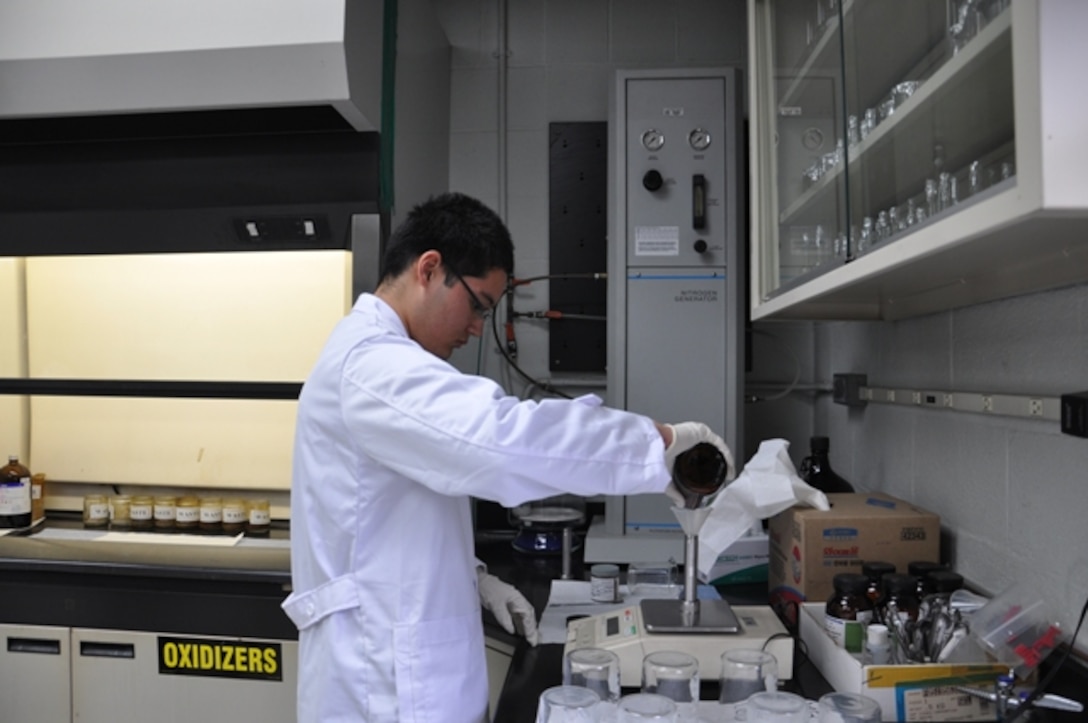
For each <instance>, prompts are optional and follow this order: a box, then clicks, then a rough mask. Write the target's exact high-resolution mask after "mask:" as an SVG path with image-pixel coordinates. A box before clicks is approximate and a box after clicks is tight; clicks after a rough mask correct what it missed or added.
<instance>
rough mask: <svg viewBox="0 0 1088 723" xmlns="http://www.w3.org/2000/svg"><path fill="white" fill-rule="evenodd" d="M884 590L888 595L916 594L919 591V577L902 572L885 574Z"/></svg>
mask: <svg viewBox="0 0 1088 723" xmlns="http://www.w3.org/2000/svg"><path fill="white" fill-rule="evenodd" d="M884 592H885V594H887V595H888V596H893V595H902V594H904V593H907V594H910V595H912V596H913V595H916V594H917V593H918V578H916V577H915V576H914V575H906V574H904V573H901V572H893V573H891V574H888V575H885V576H884Z"/></svg>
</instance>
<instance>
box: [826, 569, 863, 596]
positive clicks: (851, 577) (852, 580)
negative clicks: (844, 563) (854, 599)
mask: <svg viewBox="0 0 1088 723" xmlns="http://www.w3.org/2000/svg"><path fill="white" fill-rule="evenodd" d="M831 584H832V585H833V586H834V587H835V592H837V593H839V594H840V595H843V594H846V595H864V594H865V591H866V590H868V589H869V578H867V577H865V576H864V575H859V574H858V573H856V572H840V573H839V574H838V575H836V576H835V577H834V578H832V580H831Z"/></svg>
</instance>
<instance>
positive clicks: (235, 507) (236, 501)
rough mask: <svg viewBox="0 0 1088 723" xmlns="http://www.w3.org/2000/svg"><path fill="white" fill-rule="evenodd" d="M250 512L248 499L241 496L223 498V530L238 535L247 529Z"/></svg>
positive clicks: (228, 533)
mask: <svg viewBox="0 0 1088 723" xmlns="http://www.w3.org/2000/svg"><path fill="white" fill-rule="evenodd" d="M248 521H249V514H248V512H247V509H246V501H245V500H243V499H242V498H241V497H227V498H226V499H224V500H223V532H224V534H227V535H238V534H241V533H243V532H245V531H246V523H247V522H248Z"/></svg>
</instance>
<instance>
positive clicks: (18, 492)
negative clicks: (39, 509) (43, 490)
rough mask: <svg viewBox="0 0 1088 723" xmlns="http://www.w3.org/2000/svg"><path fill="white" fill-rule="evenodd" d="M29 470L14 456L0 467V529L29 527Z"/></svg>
mask: <svg viewBox="0 0 1088 723" xmlns="http://www.w3.org/2000/svg"><path fill="white" fill-rule="evenodd" d="M30 510H31V487H30V470H29V469H27V468H26V467H24V466H23V465H21V464H19V458H18V457H17V456H16V455H11V456H10V457H8V463H7V464H6V465H4V466H3V467H0V527H30V523H31V519H30Z"/></svg>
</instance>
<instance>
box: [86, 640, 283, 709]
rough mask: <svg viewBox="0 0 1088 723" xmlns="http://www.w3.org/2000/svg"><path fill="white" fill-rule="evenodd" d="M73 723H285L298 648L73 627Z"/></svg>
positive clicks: (275, 643)
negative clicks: (138, 722)
mask: <svg viewBox="0 0 1088 723" xmlns="http://www.w3.org/2000/svg"><path fill="white" fill-rule="evenodd" d="M71 643H72V645H71V647H72V696H71V698H72V720H73V721H78V723H114V721H118V720H141V719H148V718H150V719H153V720H157V721H162V722H163V723H172V722H174V721H178V722H179V723H180V721H186V722H188V721H193V720H207V721H212V720H260V721H265V722H266V723H277V722H278V721H282V722H283V723H292V722H293V721H294V720H295V689H296V683H297V680H298V643H297V642H294V641H287V640H260V639H253V638H229V637H216V636H203V635H201V636H194V635H174V634H169V633H149V632H133V631H127V630H98V629H89V628H73V629H72V636H71Z"/></svg>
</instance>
